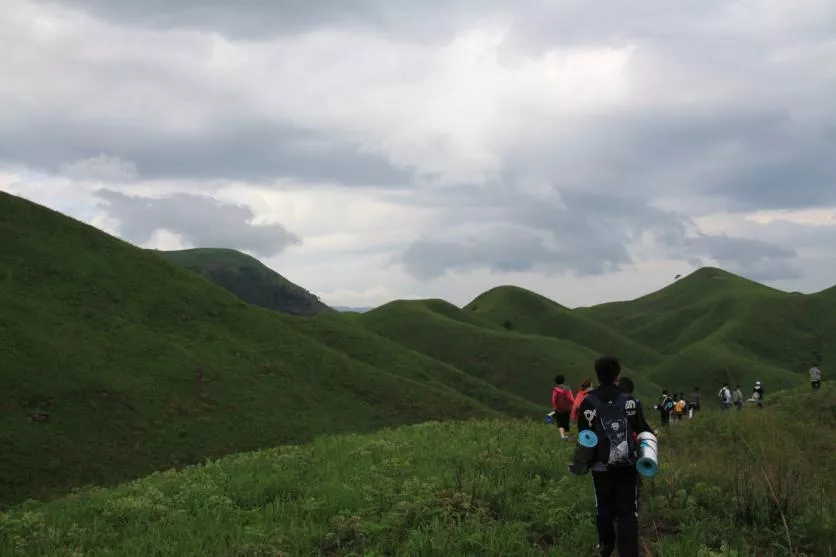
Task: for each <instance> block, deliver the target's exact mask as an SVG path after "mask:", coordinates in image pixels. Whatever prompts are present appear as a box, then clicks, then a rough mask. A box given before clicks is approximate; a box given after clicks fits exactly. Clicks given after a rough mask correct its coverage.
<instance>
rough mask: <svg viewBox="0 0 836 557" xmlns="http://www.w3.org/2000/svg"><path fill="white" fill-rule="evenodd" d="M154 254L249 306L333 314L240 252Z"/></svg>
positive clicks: (213, 250)
mask: <svg viewBox="0 0 836 557" xmlns="http://www.w3.org/2000/svg"><path fill="white" fill-rule="evenodd" d="M154 251H155V252H156V253H157V254H159V255H160V256H162V257H164V258H165V259H167V260H168V261H170V262H172V263H174V264H175V265H180V266H181V267H185V268H187V269H190V270H192V271H195V272H198V273H200V274H202V275H204V276H205V277H206V278H208V279H209V280H211V281H212V282H214V283H216V284H218V285H219V286H221V287H223V288H225V289H226V290H229V291H230V292H232V293H233V294H235V295H236V296H238V297H239V298H241V299H242V300H244V301H246V302H249V303H251V304H255V305H257V306H261V307H265V308H268V309H274V310H277V311H281V312H284V313H289V314H291V315H314V314H317V313H322V312H332V311H334V310H333V309H331V308H330V307H328V306H327V305H325V304H324V303H322V302H321V301H320V300H319V298H317V297H316V296H315V295H314V294H311V293H310V292H308V291H307V290H305V289H304V288H302V287H301V286H299V285H297V284H294V283H292V282H290V281H289V280H287V279H286V278H285V277H283V276H282V275H280V274H278V273H277V272H275V271H273V270H272V269H270V268H269V267H267V266H266V265H264V264H263V263H261V261H259V260H258V259H256V258H254V257H251V256H249V255H247V254H245V253H241V252H240V251H236V250H233V249H218V248H195V249H185V250H177V251H156V250H154Z"/></svg>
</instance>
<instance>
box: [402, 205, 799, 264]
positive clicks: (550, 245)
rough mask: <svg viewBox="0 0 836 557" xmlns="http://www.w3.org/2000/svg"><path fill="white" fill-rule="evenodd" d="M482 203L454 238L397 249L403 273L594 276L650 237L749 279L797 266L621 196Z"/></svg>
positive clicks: (788, 256) (675, 254) (775, 252)
mask: <svg viewBox="0 0 836 557" xmlns="http://www.w3.org/2000/svg"><path fill="white" fill-rule="evenodd" d="M483 203H484V204H485V205H483V206H482V209H483V212H482V214H491V211H484V209H485V208H487V207H486V206H487V205H492V207H493V211H492V212H493V214H494V219H495V222H487V223H483V224H482V225H481V226H479V227H478V230H476V231H472V232H470V233H460V234H456V235H455V236H454V237H450V236H451V234H449V233H448V234H447V235H446V237H444V238H441V237H438V236H436V237H433V236H428V237H424V238H421V239H419V240H417V241H416V242H414V243H413V244H412V245H410V246H409V247H408V248H407V249H406V250H405V252H404V254H403V264H404V268H405V269H406V270H407V272H409V273H410V274H412V275H413V276H414V277H416V278H418V279H422V280H426V279H431V278H437V277H440V276H442V275H444V274H445V273H446V272H447V271H459V270H469V269H474V268H488V269H491V270H493V271H496V272H503V271H529V270H537V271H539V272H544V273H568V274H573V275H576V276H588V275H599V274H604V273H610V272H614V271H618V270H620V269H622V268H624V267H627V266H630V265H632V264H633V263H634V256H633V255H632V254H631V253H630V250H629V249H628V247H629V246H630V245H633V244H638V243H641V242H642V241H643V240H645V241H646V240H650V242H651V243H652V245H653V248H652V249H654V251H655V254H656V255H657V256H660V257H669V258H676V259H682V260H685V261H687V262H688V263H690V264H691V265H694V266H700V265H704V264H707V263H708V262H711V261H717V262H719V263H720V264H722V265H724V266H725V267H727V268H729V270H733V271H737V272H741V273H744V274H746V275H747V276H751V277H753V278H756V280H778V279H785V278H792V277H796V276H798V273H799V272H800V271H799V269H798V266H797V262H796V257H797V255H798V254H797V252H796V251H795V250H794V249H791V248H787V247H782V246H779V245H777V244H773V243H770V242H766V241H761V240H753V239H748V238H739V237H734V236H728V235H717V234H714V235H711V234H704V233H700V232H698V231H696V226H695V224H694V222H693V221H692V220H691V219H689V218H688V217H687V216H685V215H682V214H676V213H673V212H670V211H665V210H662V209H658V208H655V207H652V206H648V205H647V204H645V203H644V202H642V201H641V200H640V199H638V198H635V197H630V196H627V195H617V194H606V195H600V194H588V193H573V192H563V193H562V194H561V195H559V196H558V195H557V194H556V193H555V194H552V195H548V196H537V197H533V196H501V195H498V194H496V193H495V192H494V194H493V195H491V196H486V198H485V199H483ZM477 206H478V205H477ZM506 223H512V224H506Z"/></svg>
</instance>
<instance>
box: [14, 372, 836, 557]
mask: <svg viewBox="0 0 836 557" xmlns="http://www.w3.org/2000/svg"><path fill="white" fill-rule="evenodd" d="M835 394H836V389H834V388H833V385H832V384H828V385H825V387H824V388H823V389H822V391H820V392H818V393H812V394H811V393H802V392H799V391H796V392H791V393H782V395H781V396H780V397H778V396H777V395H776V397H775V398H776V401H775V403H774V405H773V406H772V408H769V409H767V410H764V411H758V410H756V409H746V411H743V412H740V413H737V412H730V413H720V412H712V411H710V410H707V411H706V412H704V413H703V415H701V416H699V417H698V418H697V419H695V420H693V421H684V422H682V423H678V424H675V425H672V426H671V427H670V430H669V431H667V432H665V433H663V434H662V437H661V447H660V448H661V457H662V466H663V469H662V472H661V473H660V475H659V476H657V477H656V478H654V479H652V480H647V479H646V480H645V481H644V485H643V488H642V489H643V494H642V509H641V516H640V522H641V525H642V537H643V541H642V543H643V546H644V548H645V550H646V552H647V554H648V555H658V556H664V557H695V556H696V557H715V556H716V557H719V556H734V557H764V556H793V557H802V556H808V557H813V556H832V555H834V554H835V553H834V552H836V502H834V501H836V473H834V472H836V466H835V465H834V463H833V461H832V457H831V454H832V447H833V446H836V431H835V430H834V428H833V424H834V421H833V418H834V415H833V412H834V402H833V401H834V395H835ZM799 405H800V406H799ZM798 408H803V412H806V413H807V414H805V415H804V417H805V419H804V420H799V419H798V416H797V414H798V413H797V411H793V409H796V410H797V409H798ZM808 418H809V421H808ZM572 448H573V444H572V443H566V442H561V441H560V440H559V439H558V437H557V433H556V431H555V430H554V428H553V427H551V426H548V425H545V424H543V423H536V422H523V421H513V420H492V421H470V422H444V423H441V422H430V423H425V424H420V425H415V426H408V427H401V428H397V429H387V430H383V431H381V432H378V433H375V434H370V435H342V436H324V437H320V438H318V439H316V440H315V441H314V442H313V443H311V444H308V445H298V446H285V447H280V448H276V449H272V450H266V451H259V452H253V453H244V454H239V455H232V456H229V457H226V458H224V459H221V460H214V461H208V462H206V463H205V464H203V465H199V466H195V467H190V468H187V469H184V470H181V471H179V472H175V471H167V472H160V473H155V474H153V475H151V476H149V477H147V478H144V479H141V480H138V481H135V482H131V483H127V484H123V485H121V486H118V487H116V488H113V489H109V490H105V489H95V488H94V489H85V490H77V491H75V492H74V493H73V494H72V495H70V496H67V497H64V498H62V499H58V500H55V501H52V502H49V503H37V502H31V501H30V502H27V503H25V504H23V505H20V506H18V507H15V508H13V509H11V510H10V511H9V512H8V513H6V514H1V515H0V555H4V556H6V555H8V556H10V557H11V556H24V555H25V556H31V557H41V556H43V557H45V556H47V555H49V556H64V557H69V556H74V557H81V556H84V557H94V556H95V557H104V556H114V557H115V556H120V557H134V556H135V557H139V556H142V557H146V556H151V555H154V556H182V557H186V556H198V555H200V556H218V557H221V556H223V557H233V556H235V557H245V556H247V557H267V556H270V557H277V556H296V555H300V556H302V555H334V556H336V555H345V556H348V555H357V556H369V557H371V556H384V555H409V556H413V555H416V556H417V555H421V556H435V555H437V556H453V555H472V556H477V555H478V556H485V555H519V556H535V555H538V556H542V555H551V556H555V557H558V556H562V557H584V556H587V555H593V554H594V540H595V529H594V525H593V512H594V509H593V497H592V491H591V485H590V483H591V482H590V479H589V477H588V476H586V477H577V476H572V475H570V474H568V473H567V471H566V463H567V461H568V459H569V455H570V451H571V450H572Z"/></svg>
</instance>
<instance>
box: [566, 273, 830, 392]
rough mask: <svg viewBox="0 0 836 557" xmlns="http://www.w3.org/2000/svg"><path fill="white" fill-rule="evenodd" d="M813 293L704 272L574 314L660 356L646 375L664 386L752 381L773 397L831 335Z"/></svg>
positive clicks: (794, 379)
mask: <svg viewBox="0 0 836 557" xmlns="http://www.w3.org/2000/svg"><path fill="white" fill-rule="evenodd" d="M816 296H817V295H812V296H811V295H807V296H805V295H801V294H789V293H786V292H782V291H780V290H776V289H773V288H769V287H767V286H764V285H761V284H758V283H755V282H752V281H749V280H747V279H744V278H742V277H738V276H736V275H733V274H731V273H727V272H725V271H722V270H719V269H713V268H704V269H700V270H698V271H696V272H694V273H692V274H691V275H688V276H687V277H684V278H682V279H680V280H679V281H677V282H675V283H673V284H672V285H670V286H668V287H666V288H663V289H662V290H659V291H657V292H653V293H651V294H648V295H646V296H642V297H640V298H637V299H635V300H632V301H628V302H614V303H608V304H601V305H598V306H593V307H589V308H578V309H576V310H575V311H576V312H577V313H579V314H581V315H583V316H585V317H588V318H591V319H596V320H598V321H599V322H600V323H607V324H609V325H610V326H612V327H613V328H615V329H617V330H619V331H621V332H622V333H623V334H624V335H626V336H629V337H631V338H633V339H635V340H636V341H637V342H640V343H643V344H645V345H647V346H650V347H652V348H654V349H656V350H658V351H660V352H662V353H663V354H665V356H666V357H665V359H664V360H663V361H662V362H660V363H659V364H657V365H656V366H654V367H653V368H652V369H650V370H649V376H650V377H651V379H652V380H653V381H655V382H656V383H659V384H662V385H663V386H665V387H668V388H673V389H676V390H680V389H690V388H691V387H692V386H693V385H695V384H697V385H702V386H704V387H705V388H708V387H711V388H712V389H713V387H714V386H717V387H718V388H719V385H720V384H722V382H723V381H730V382H732V383H735V382H740V383H742V384H743V385H744V387H745V388H746V389H748V388H750V387H751V384H752V383H753V382H754V381H756V380H760V381H764V382H765V385H766V386H767V388H768V389H770V391H771V392H774V391H775V390H777V389H782V388H788V387H792V386H794V385H797V384H798V383H799V381H801V380H802V374H805V373H806V371H807V369H808V368H809V367H810V365H811V363H812V360H814V359H815V356H814V355H815V353H817V352H818V351H820V348H821V346H822V344H823V341H824V343H825V344H828V342H827V341H828V338H832V335H833V334H834V333H833V329H832V327H828V326H825V324H826V322H827V320H828V319H829V317H828V315H830V314H828V313H827V312H825V311H822V310H821V307H822V306H823V305H824V304H823V303H822V302H821V301H817V300H820V299H821V297H819V298H816Z"/></svg>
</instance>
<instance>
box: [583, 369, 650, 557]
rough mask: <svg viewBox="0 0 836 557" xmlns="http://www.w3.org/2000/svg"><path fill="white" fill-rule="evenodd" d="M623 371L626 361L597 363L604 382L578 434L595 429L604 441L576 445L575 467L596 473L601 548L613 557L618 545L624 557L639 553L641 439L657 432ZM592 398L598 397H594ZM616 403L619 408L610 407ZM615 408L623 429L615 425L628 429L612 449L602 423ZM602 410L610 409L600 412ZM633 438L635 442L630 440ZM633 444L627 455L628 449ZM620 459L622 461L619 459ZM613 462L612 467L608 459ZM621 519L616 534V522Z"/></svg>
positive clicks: (588, 403)
mask: <svg viewBox="0 0 836 557" xmlns="http://www.w3.org/2000/svg"><path fill="white" fill-rule="evenodd" d="M620 373H621V364H619V363H618V360H616V359H615V358H612V357H609V356H604V357H602V358H599V359H598V360H597V361H596V362H595V374H596V375H597V376H598V382H599V386H598V387H597V388H596V389H595V390H593V391H591V392H590V393H588V394H587V396H586V398H585V399H584V401H583V402H582V403H581V406H580V409H579V412H578V435H579V436H580V433H581V432H582V431H585V430H593V431H596V433H597V434H598V444H597V446H596V447H595V448H592V449H588V448H586V447H583V446H582V445H580V443H578V445H577V447H576V448H575V455H574V458H573V462H572V464H571V465H570V470H571V471H572V472H573V473H575V474H584V473H586V471H588V470H591V472H592V485H593V488H594V490H595V505H596V517H595V524H596V527H597V529H598V551H599V554H600V555H601V557H610V555H612V552H613V551H614V550H615V548H616V545H617V547H618V554H619V555H620V557H639V534H638V515H639V501H638V471H637V470H636V467H635V458H636V455H635V452H634V450H635V448H636V446H637V442H636V440H635V437H636V436H637V435H638V434H639V433H641V432H643V431H651V430H650V429H649V427H648V425H647V422H646V421H645V419H644V416H642V415H641V410H640V407H639V405H637V404H636V399H635V398H633V396H631V395H628V394H626V393H624V392H623V391H622V390H621V389H620V388H619V386H618V384H617V381H618V377H619V375H620ZM590 397H592V399H591V398H590ZM610 403H614V404H613V406H608V405H609V404H610ZM607 408H608V409H609V410H612V409H613V408H615V409H616V410H617V412H615V413H616V414H618V419H620V420H621V421H620V422H618V423H617V425H618V427H612V426H614V425H616V424H613V423H612V422H611V423H610V425H611V427H612V429H613V430H616V429H619V428H623V427H625V426H626V427H627V429H628V431H627V432H626V434H627V435H626V436H625V437H622V441H623V442H622V443H620V444H619V445H618V446H616V450H615V451H612V450H611V447H610V445H611V443H610V441H609V439H608V438H607V436H606V435H603V429H602V428H601V427H596V421H597V422H600V421H601V420H600V418H601V416H600V414H602V413H604V414H606V415H607V416H608V419H611V418H612V415H611V414H610V412H608V411H605V410H606V409H607ZM599 409H604V410H602V412H599ZM628 441H629V442H628ZM627 447H629V448H630V449H631V450H630V451H629V453H631V454H629V455H628V454H627V453H625V452H624V451H623V450H622V451H619V450H618V449H625V448H627ZM614 459H615V460H618V462H617V463H613V462H614ZM608 461H610V463H611V464H610V465H609V466H608V464H607V462H608ZM616 519H617V520H618V532H617V535H616V526H615V520H616Z"/></svg>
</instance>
